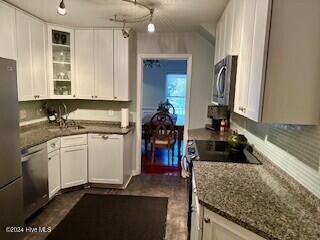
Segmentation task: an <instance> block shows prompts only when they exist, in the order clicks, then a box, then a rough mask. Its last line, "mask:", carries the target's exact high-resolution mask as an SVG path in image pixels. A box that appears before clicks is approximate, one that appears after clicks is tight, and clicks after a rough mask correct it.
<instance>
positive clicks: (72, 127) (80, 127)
mask: <svg viewBox="0 0 320 240" xmlns="http://www.w3.org/2000/svg"><path fill="white" fill-rule="evenodd" d="M67 129H70V130H81V129H86V128H85V127H84V126H81V125H75V126H71V127H68V128H67Z"/></svg>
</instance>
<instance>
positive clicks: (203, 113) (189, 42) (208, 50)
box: [137, 32, 214, 129]
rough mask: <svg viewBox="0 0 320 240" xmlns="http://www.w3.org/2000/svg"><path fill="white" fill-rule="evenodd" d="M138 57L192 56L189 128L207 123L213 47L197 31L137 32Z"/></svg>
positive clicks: (199, 126)
mask: <svg viewBox="0 0 320 240" xmlns="http://www.w3.org/2000/svg"><path fill="white" fill-rule="evenodd" d="M137 41H138V42H137V47H138V49H137V52H138V54H157V53H159V54H170V53H171V54H192V76H191V96H190V125H189V128H190V129H194V128H201V127H204V125H205V124H206V123H207V121H208V120H207V107H208V104H210V101H211V100H210V96H211V84H212V77H213V55H214V54H213V53H214V49H213V45H212V44H211V43H210V42H208V41H207V40H206V39H204V38H203V37H202V36H201V35H200V34H199V33H196V32H174V33H154V34H148V33H138V34H137Z"/></svg>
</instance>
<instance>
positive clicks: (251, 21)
mask: <svg viewBox="0 0 320 240" xmlns="http://www.w3.org/2000/svg"><path fill="white" fill-rule="evenodd" d="M243 4H244V6H243V9H244V12H243V24H242V35H241V44H240V56H239V60H238V74H237V84H236V93H235V108H234V111H235V112H237V113H239V114H241V115H243V116H245V117H247V118H249V119H251V120H253V121H260V117H261V104H262V98H263V85H264V74H265V56H266V54H265V53H266V51H267V37H268V34H269V16H270V1H267V0H246V1H244V2H243Z"/></svg>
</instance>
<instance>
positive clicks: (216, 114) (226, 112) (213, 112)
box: [206, 105, 230, 131]
mask: <svg viewBox="0 0 320 240" xmlns="http://www.w3.org/2000/svg"><path fill="white" fill-rule="evenodd" d="M207 116H208V118H211V124H207V125H206V128H207V129H210V130H213V131H220V127H221V122H222V121H225V120H227V121H228V122H229V119H230V109H229V107H228V106H219V105H212V106H208V114H207Z"/></svg>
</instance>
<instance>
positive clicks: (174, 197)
mask: <svg viewBox="0 0 320 240" xmlns="http://www.w3.org/2000/svg"><path fill="white" fill-rule="evenodd" d="M85 193H100V194H119V195H123V194H127V195H138V196H159V197H168V198H169V203H168V214H167V229H166V239H167V240H186V239H187V186H186V182H185V180H184V179H183V178H180V177H176V176H165V175H151V174H150V175H141V176H136V177H133V178H132V180H131V182H130V184H129V185H128V187H127V188H126V189H125V190H117V189H97V188H89V189H82V190H78V191H73V192H68V193H64V194H61V195H59V196H56V197H55V198H54V199H53V200H52V201H50V203H49V204H48V205H47V206H46V207H44V209H43V210H42V211H40V212H39V214H38V215H36V216H35V217H33V218H32V219H30V221H29V222H28V226H34V227H39V226H40V227H52V228H54V227H56V226H57V224H58V223H59V222H60V221H61V220H62V219H63V218H64V216H65V215H66V214H67V213H68V212H69V210H70V209H71V208H72V207H73V206H74V205H75V204H76V203H77V202H78V201H79V199H80V198H81V197H82V196H83V194H85ZM46 236H47V234H46V233H29V234H28V235H27V236H26V237H25V240H43V239H45V238H46ZM61 240H64V239H61ZM127 240H130V239H127Z"/></svg>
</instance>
